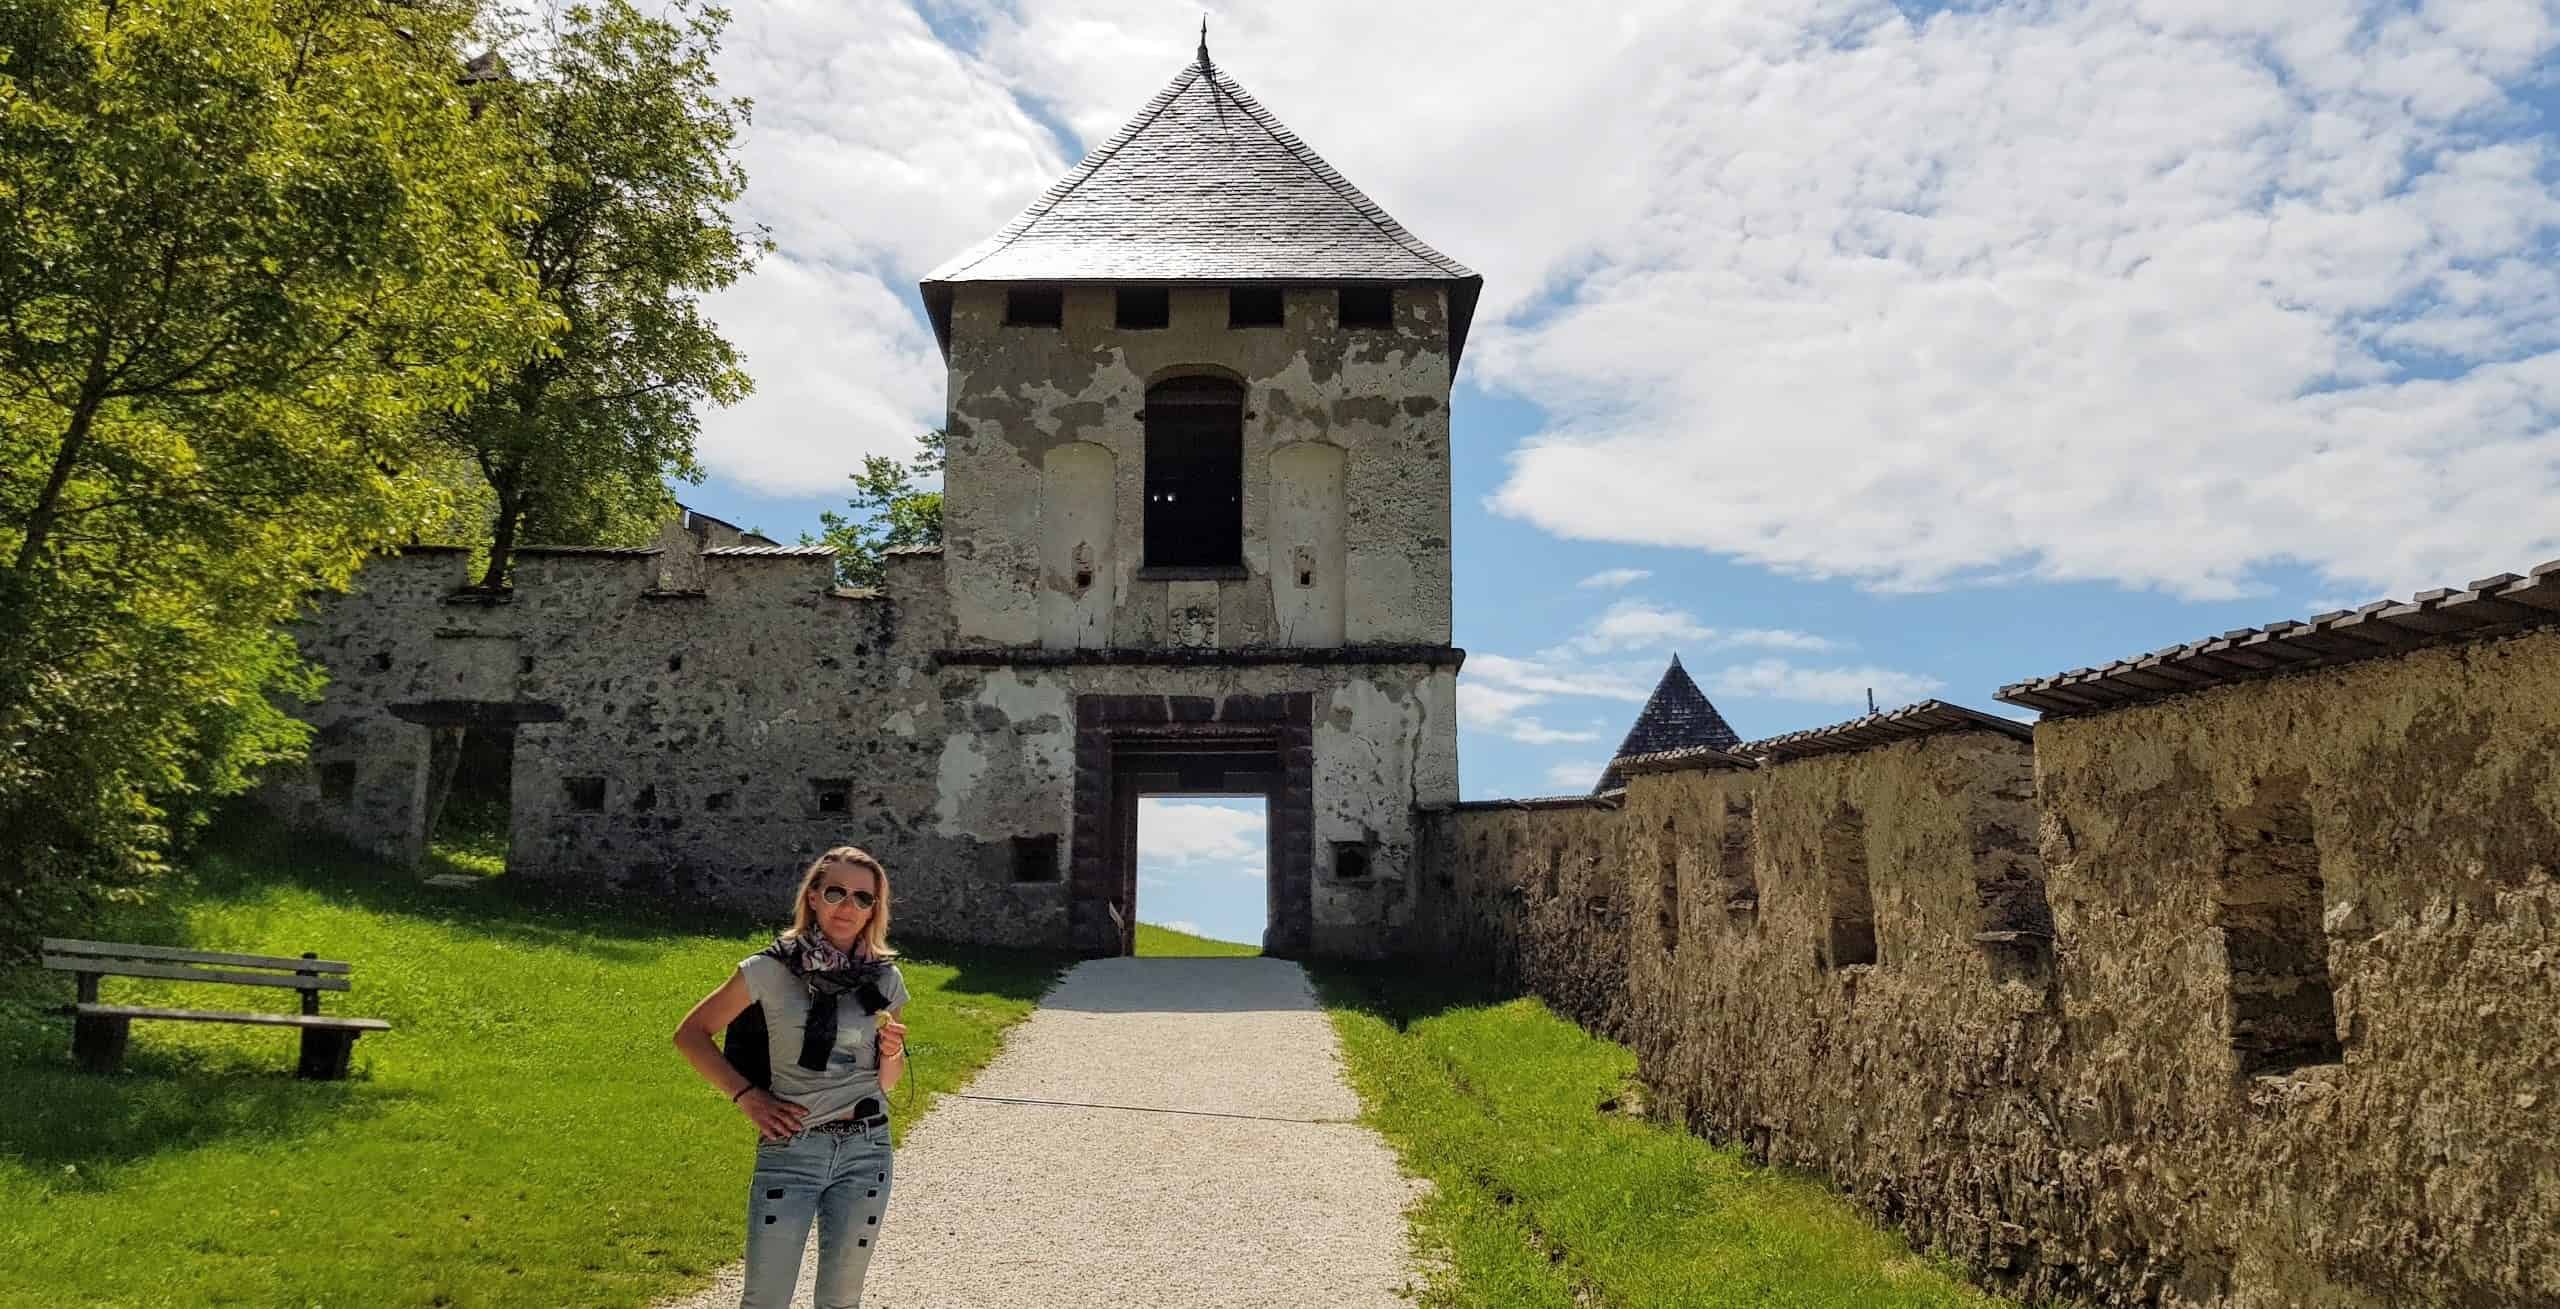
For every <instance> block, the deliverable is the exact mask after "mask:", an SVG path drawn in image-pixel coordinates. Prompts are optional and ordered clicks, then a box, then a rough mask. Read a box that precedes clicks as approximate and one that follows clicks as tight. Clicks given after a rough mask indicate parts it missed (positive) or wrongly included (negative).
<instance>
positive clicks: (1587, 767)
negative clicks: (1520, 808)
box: [1547, 759, 1609, 794]
mask: <svg viewBox="0 0 2560 1309" xmlns="http://www.w3.org/2000/svg"><path fill="white" fill-rule="evenodd" d="M1608 768H1609V765H1608V763H1607V762H1606V761H1603V762H1600V763H1592V762H1591V761H1589V760H1587V759H1568V760H1566V761H1564V762H1562V763H1558V764H1551V765H1549V766H1548V768H1547V784H1548V785H1549V786H1553V787H1555V788H1557V791H1558V794H1580V793H1581V792H1584V791H1588V790H1590V789H1591V787H1592V784H1593V783H1595V782H1598V781H1599V780H1600V774H1602V773H1604V772H1606V771H1608Z"/></svg>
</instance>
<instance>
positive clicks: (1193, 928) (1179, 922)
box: [1156, 918, 1208, 936]
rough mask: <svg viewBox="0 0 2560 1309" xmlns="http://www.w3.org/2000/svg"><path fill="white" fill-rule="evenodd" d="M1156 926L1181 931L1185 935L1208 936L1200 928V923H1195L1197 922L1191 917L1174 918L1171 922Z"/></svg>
mask: <svg viewBox="0 0 2560 1309" xmlns="http://www.w3.org/2000/svg"><path fill="white" fill-rule="evenodd" d="M1156 926H1158V927H1161V928H1164V929H1166V930H1167V931H1173V932H1180V933H1182V934H1183V935H1184V936H1207V935H1208V933H1206V932H1203V931H1201V930H1200V924H1198V923H1195V922H1193V921H1191V920H1190V919H1188V918H1176V919H1174V920H1173V921H1172V922H1169V923H1158V924H1156Z"/></svg>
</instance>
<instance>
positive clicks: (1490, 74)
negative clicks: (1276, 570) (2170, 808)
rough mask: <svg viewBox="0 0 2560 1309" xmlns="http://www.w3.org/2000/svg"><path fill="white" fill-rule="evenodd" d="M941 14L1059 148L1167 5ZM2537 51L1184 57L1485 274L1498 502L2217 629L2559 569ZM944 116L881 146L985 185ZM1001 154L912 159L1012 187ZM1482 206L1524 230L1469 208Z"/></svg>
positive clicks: (1292, 45)
mask: <svg viewBox="0 0 2560 1309" xmlns="http://www.w3.org/2000/svg"><path fill="white" fill-rule="evenodd" d="M954 12H957V13H965V14H967V15H968V16H969V17H971V18H972V19H974V20H976V21H979V22H981V23H983V25H984V30H985V32H986V40H985V62H984V63H983V65H976V64H972V65H969V69H970V70H971V71H972V75H973V76H975V75H981V74H982V75H985V76H991V77H993V78H996V79H998V80H1000V81H1001V82H1002V83H1003V84H1004V85H1006V86H1008V87H1011V88H1013V89H1015V90H1017V91H1018V92H1020V93H1022V94H1023V95H1026V96H1029V97H1032V98H1034V99H1036V100H1038V101H1039V102H1041V103H1043V104H1044V105H1046V106H1049V107H1052V108H1054V110H1055V111H1056V112H1057V114H1058V115H1059V116H1061V117H1062V118H1063V119H1064V120H1065V121H1066V122H1068V123H1070V124H1071V125H1073V127H1074V128H1075V129H1076V130H1077V131H1078V132H1079V133H1081V134H1083V135H1084V137H1085V139H1086V140H1088V141H1091V140H1097V139H1099V138H1100V137H1101V136H1102V135H1103V134H1105V133H1107V132H1108V131H1110V130H1111V129H1112V128H1114V127H1115V126H1117V124H1118V123H1119V122H1120V121H1121V120H1122V119H1123V118H1125V117H1126V116H1127V115H1128V114H1129V113H1131V112H1132V111H1133V110H1134V109H1135V108H1136V107H1137V106H1138V105H1140V104H1141V103H1143V102H1144V100H1145V99H1146V97H1147V96H1148V95H1149V94H1150V93H1152V92H1153V91H1154V90H1155V89H1156V88H1157V87H1159V86H1160V85H1161V84H1162V83H1163V82H1164V80H1165V79H1166V78H1167V77H1169V76H1170V75H1171V74H1172V72H1173V71H1174V68H1175V67H1176V66H1177V64H1178V62H1179V61H1180V59H1181V58H1182V57H1183V56H1184V55H1185V54H1187V52H1188V49H1189V39H1190V38H1189V31H1190V27H1191V22H1192V15H1193V14H1194V13H1195V12H1196V11H1194V10H1188V9H1182V8H1180V7H1178V6H1173V5H1168V4H1160V3H1153V2H1151V0H1044V3H1042V4H1040V5H1038V6H1023V7H1021V8H1020V11H1019V12H1015V11H1012V10H1009V9H1004V8H999V7H996V6H994V5H992V4H986V5H983V6H982V5H967V4H963V5H960V6H957V7H956V8H955V9H954ZM1461 14H1462V15H1463V17H1458V16H1459V15H1461ZM891 26H893V27H894V26H896V25H895V24H892V25H891ZM2556 28H2560V9H2556V8H2555V6H2554V4H2553V3H2551V0H2540V2H2539V3H2536V2H2535V0H2476V2H2466V3H2462V4H2441V3H2436V4H2426V5H2423V6H2421V7H2418V8H2416V9H2414V10H2404V9H2402V8H2399V7H2396V6H2382V5H2355V4H2345V3H2340V4H2334V5H2312V4H2289V5H2272V6H2245V5H2243V6H2235V5H2228V4H2207V3H2202V0H2055V3H2050V4H2039V5H2020V6H1978V7H1977V6H1967V7H1959V8H1956V9H1951V10H1946V11H1941V12H1936V13H1932V14H1928V15H1926V16H1912V15H1907V14H1906V13H1904V12H1903V11H1902V10H1901V9H1900V8H1898V7H1897V6H1895V5H1894V4H1892V3H1889V0H1770V2H1769V3H1765V4H1753V5H1740V4H1726V5H1719V6H1713V7H1704V8H1702V7H1699V6H1695V5H1689V4H1683V3H1676V2H1675V0H1631V2H1630V3H1629V4H1626V5H1621V6H1619V7H1617V8H1616V9H1613V10H1612V11H1611V13H1610V21H1608V22H1606V23H1591V22H1581V21H1574V20H1571V19H1567V18H1562V17H1559V16H1558V15H1557V13H1556V11H1555V10H1553V8H1552V7H1550V6H1540V5H1530V4H1526V3H1515V4H1507V5H1506V4H1502V3H1487V4H1478V5H1470V6H1467V7H1466V8H1465V9H1464V10H1460V9H1458V8H1457V7H1455V6H1453V5H1422V4H1411V5H1394V6H1384V7H1381V6H1376V5H1370V4H1354V3H1352V0H1299V2H1298V3H1292V4H1287V5H1281V4H1276V3H1271V4H1247V5H1239V6H1235V7H1231V8H1222V9H1221V10H1220V12H1219V13H1218V15H1217V19H1216V22H1215V23H1214V24H1213V28H1212V32H1211V44H1212V48H1213V50H1214V51H1215V52H1216V53H1217V54H1218V55H1219V57H1220V60H1221V62H1222V63H1225V64H1226V65H1228V66H1229V67H1230V68H1231V69H1232V70H1233V71H1234V72H1235V73H1236V74H1237V75H1238V76H1239V77H1240V78H1241V79H1242V80H1243V81H1244V82H1245V83H1246V84H1247V85H1249V86H1251V87H1252V88H1253V89H1254V90H1255V92H1256V93H1257V95H1258V96H1260V98H1262V99H1263V100H1264V101H1265V103H1266V104H1268V105H1269V106H1271V108H1272V109H1273V110H1274V111H1275V112H1276V113H1277V114H1279V116H1280V117H1281V118H1282V119H1284V120H1285V121H1287V122H1289V123H1290V124H1291V125H1292V126H1293V127H1294V128H1296V129H1297V130H1298V132H1299V133H1300V134H1301V135H1302V136H1304V137H1305V138H1306V139H1307V140H1308V141H1309V142H1311V143H1312V144H1313V145H1314V146H1315V147H1316V149H1317V150H1319V151H1320V152H1322V153H1323V154H1325V155H1326V157H1327V158H1328V159H1329V160H1330V161H1331V162H1333V163H1334V164H1335V165H1336V166H1337V167H1339V168H1340V169H1341V170H1342V171H1343V172H1344V173H1345V174H1346V175H1348V176H1349V177H1351V178H1353V179H1354V180H1356V181H1357V182H1358V183H1359V184H1360V185H1361V186H1362V187H1363V188H1364V189H1366V190H1367V191H1369V192H1370V194H1371V195H1372V196H1374V197H1375V198H1376V199H1378V201H1379V202H1380V203H1381V204H1382V205H1384V206H1385V207H1386V208H1387V209H1388V210H1389V211H1390V212H1392V213H1394V214H1396V215H1397V216H1398V217H1399V218H1401V219H1403V220H1404V221H1405V222H1406V223H1407V224H1408V225H1409V226H1411V227H1412V228H1413V229H1414V230H1415V231H1416V232H1418V233H1420V234H1422V235H1423V236H1424V237H1425V238H1426V239H1428V240H1430V241H1432V242H1433V243H1434V244H1436V245H1439V246H1440V247H1442V248H1444V249H1446V250H1448V251H1449V252H1450V253H1452V254H1453V255H1455V256H1457V257H1459V258H1461V259H1463V260H1466V261H1467V262H1469V263H1471V264H1474V265H1475V266H1476V267H1477V268H1479V269H1480V270H1482V271H1483V272H1484V273H1485V274H1486V276H1487V282H1486V288H1485V300H1484V302H1483V305H1482V307H1481V309H1480V310H1479V316H1478V322H1477V327H1476V332H1475V335H1474V338H1473V340H1474V344H1473V345H1472V346H1471V347H1470V352H1469V364H1468V366H1469V367H1470V368H1472V369H1475V370H1476V373H1475V375H1476V376H1477V377H1478V378H1479V379H1480V380H1482V381H1484V382H1486V383H1487V384H1489V385H1492V386H1495V387H1499V388H1502V389H1506V390H1510V391H1513V392H1516V393H1518V394H1520V395H1522V396H1525V397H1527V398H1528V399H1530V400H1532V401H1534V402H1536V403H1537V404H1539V405H1540V406H1541V407H1542V408H1544V409H1545V410H1546V411H1547V412H1549V413H1551V414H1553V415H1555V416H1556V417H1555V421H1554V422H1553V424H1552V426H1551V427H1550V428H1549V429H1548V430H1547V431H1546V432H1544V433H1542V434H1541V435H1540V436H1539V437H1537V438H1536V439H1534V440H1532V441H1530V442H1529V443H1527V444H1526V445H1524V446H1523V447H1522V448H1521V449H1519V450H1518V451H1516V452H1514V454H1513V456H1512V459H1511V467H1510V474H1509V478H1508V480H1507V481H1506V482H1505V484H1504V485H1503V487H1502V489H1501V491H1500V492H1499V493H1498V494H1497V495H1496V497H1495V504H1496V505H1497V506H1498V507H1499V508H1500V509H1501V510H1502V511H1503V512H1506V513H1509V514H1512V515H1516V516H1518V517H1519V518H1521V519H1523V520H1525V521H1528V522H1531V523H1534V524H1536V525H1538V526H1540V527H1542V528H1544V529H1546V530H1548V531H1551V532H1555V533H1558V534H1560V535H1565V536H1573V537H1582V538H1589V539H1596V540H1610V541H1621V542H1629V543H1645V544H1658V545H1672V546H1684V547H1691V548H1697V549H1703V550H1709V551H1715V552H1719V553H1723V554H1727V555H1731V556H1735V557H1738V558H1741V559H1744V560H1748V561H1751V562H1754V563H1757V564H1761V565H1764V566H1768V567H1772V568H1776V569H1779V570H1783V571H1787V572H1792V573H1799V574H1805V575H1814V576H1837V577H1851V578H1856V579H1860V580H1862V581H1864V582H1866V583H1868V584H1870V585H1873V586H1877V587H1884V588H1901V589H1910V588H1922V587H1936V586H1944V585H1949V584H1958V583H1969V582H1971V583H1978V582H1985V581H2001V580H2015V579H2021V578H2047V579H2109V580H2115V581H2119V582H2124V583H2128V584H2132V585H2137V586H2150V587H2160V588H2164V589H2167V590H2171V591H2174V592H2178V593H2181V594H2185V595H2191V596H2228V595H2232V594H2236V593H2239V592H2242V591H2245V590H2247V589H2249V588H2251V587H2253V586H2256V585H2259V584H2260V583H2259V581H2258V573H2259V572H2260V570H2262V569H2264V568H2266V567H2268V566H2270V565H2275V564H2281V563H2284V562H2287V561H2308V562H2310V563H2312V564H2314V565H2317V566H2318V567H2319V568H2320V569H2321V570H2322V571H2323V572H2324V573H2325V574H2326V575H2327V577H2328V578H2329V579H2330V580H2331V581H2333V582H2334V583H2335V584H2336V587H2337V589H2358V590H2361V589H2365V588H2367V587H2370V588H2372V589H2374V590H2376V591H2377V592H2378V591H2380V590H2385V589H2400V588H2406V587H2409V586H2413V585H2420V584H2434V583H2436V582H2439V581H2443V580H2447V579H2460V578H2464V577H2470V576H2477V575H2479V574H2482V573H2487V572H2494V571H2497V570H2498V569H2499V568H2501V567H2512V566H2514V565H2515V564H2516V563H2518V562H2519V561H2524V560H2533V559H2539V558H2545V557H2549V556H2550V555H2551V554H2554V553H2560V523H2555V522H2554V520H2553V519H2552V517H2551V515H2550V514H2548V513H2547V512H2546V510H2547V508H2548V506H2549V505H2550V504H2551V503H2552V501H2553V499H2554V497H2555V495H2560V430H2555V429H2560V419H2555V414H2560V276H2555V273H2554V270H2553V268H2552V266H2551V259H2550V256H2549V253H2548V249H2547V246H2548V243H2549V241H2550V240H2551V236H2552V233H2553V231H2554V228H2555V225H2560V169H2555V168H2554V166H2553V160H2554V156H2555V154H2560V150H2555V147H2554V145H2553V143H2552V141H2551V139H2550V138H2549V137H2547V136H2544V135H2535V134H2531V133H2532V132H2533V124H2534V122H2535V119H2534V117H2533V111H2531V110H2530V109H2528V108H2524V107H2521V106H2520V105H2519V103H2518V102H2517V101H2516V100H2515V99H2514V95H2513V91H2514V88H2515V87H2516V86H2518V85H2519V84H2520V83H2521V82H2523V81H2524V80H2526V79H2529V78H2532V77H2534V76H2537V75H2538V70H2542V69H2547V67H2548V65H2549V62H2550V58H2551V52H2552V48H2553V45H2554V42H2555V36H2554V33H2555V29H2556ZM1354 30H1356V31H1358V32H1359V33H1360V36H1359V39H1358V40H1346V39H1344V37H1343V35H1342V34H1343V33H1344V32H1346V31H1354ZM959 85H968V86H974V85H977V83H975V82H966V81H964V82H962V83H959ZM1379 88H1387V89H1388V92H1387V98H1386V99H1384V100H1382V98H1381V95H1380V92H1379ZM1488 88H1498V89H1499V90H1498V93H1494V92H1491V91H1489V90H1488ZM976 104H977V102H976V101H972V100H965V99H963V100H960V101H957V102H955V107H954V108H953V109H952V111H951V113H952V116H953V117H954V118H955V120H957V122H958V124H959V125H958V126H956V127H955V126H946V125H943V124H940V123H932V122H927V123H922V124H918V125H916V127H917V130H915V131H914V133H913V135H912V138H911V139H912V140H914V141H915V142H917V143H919V144H920V145H921V144H929V143H931V142H933V141H935V140H938V139H949V138H952V137H958V136H969V135H972V134H976V135H981V136H984V138H985V139H987V140H989V141H991V142H997V143H1001V144H1002V146H1003V149H1004V150H1005V151H1012V152H1015V154H1022V153H1023V151H1024V150H1025V147H1023V146H1022V145H1020V140H1021V138H1017V137H1015V136H1012V135H1008V134H1007V132H1006V131H995V132H989V131H988V130H987V129H986V128H984V127H982V126H980V121H981V120H980V119H979V118H978V117H976V116H973V114H974V106H976ZM998 108H999V109H1000V108H1001V106H998ZM943 112H944V107H943V106H942V105H941V104H938V103H935V104H930V105H929V107H928V108H926V109H923V110H920V111H919V116H922V115H923V114H933V115H937V116H938V115H940V114H942V113H943ZM985 121H987V122H990V123H993V122H1001V121H1003V120H1002V116H1001V115H1000V114H999V115H996V116H994V117H992V118H988V119H986V120H985ZM1382 123H1386V124H1391V125H1392V130H1381V125H1382ZM1008 130H1009V129H1008ZM874 139H889V140H896V139H898V138H897V137H894V136H885V137H880V138H874ZM1035 147H1036V143H1035ZM1036 153H1037V150H1036V148H1031V149H1029V154H1036ZM1004 157H1005V158H1011V157H1013V156H1012V155H1006V156H1004ZM1024 157H1028V156H1027V155H1025V156H1024ZM1001 162H1002V161H1001V159H1000V160H999V163H1001ZM869 166H870V165H866V167H869ZM880 167H882V168H885V167H886V166H885V165H881V166H880ZM912 171H916V172H922V171H924V168H923V166H919V167H917V168H915V169H914V170H912ZM1017 171H1023V170H1010V169H1008V168H1005V167H1002V166H998V167H995V168H993V169H992V171H991V173H980V174H970V173H959V174H953V173H950V172H949V171H948V170H937V175H938V176H939V177H941V178H943V179H944V180H948V181H950V182H951V183H952V184H954V185H956V186H960V187H962V188H964V189H965V190H968V191H969V192H970V194H972V195H976V194H979V193H983V192H993V191H1002V192H1004V193H1005V194H1006V195H1007V197H1008V199H1009V200H1013V201H1018V200H1021V199H1027V198H1028V196H1029V195H1030V194H1031V193H1032V192H1033V191H1035V190H1036V189H1037V183H1036V182H1028V181H1020V180H1018V178H1017ZM991 179H1001V180H991ZM1038 180H1040V181H1045V180H1047V179H1046V178H1041V179H1038ZM1007 188H1012V189H1010V190H1008V189H1007ZM918 189H919V190H921V189H924V188H922V187H919V188H918ZM830 194H831V195H837V196H839V197H841V196H842V195H844V194H846V193H845V192H843V191H831V192H830ZM855 194H858V192H855ZM1521 196H1525V197H1531V198H1533V199H1537V198H1543V199H1544V200H1546V201H1554V200H1556V199H1558V198H1565V197H1569V198H1570V203H1549V202H1538V203H1520V204H1501V203H1491V202H1490V201H1492V200H1494V199H1497V198H1500V197H1521ZM963 207H965V206H963ZM988 207H989V208H991V209H995V210H1001V209H1002V208H1003V206H1002V205H993V204H990V205H989V206H988ZM996 216H998V217H1000V216H1001V215H1000V213H999V214H997V215H996ZM953 221H954V222H955V224H956V223H957V221H958V220H957V219H954V220H953ZM983 229H984V225H983V224H978V225H975V226H963V227H960V228H959V229H958V230H954V231H951V232H949V233H947V235H948V236H949V237H950V242H949V243H951V244H957V243H960V242H965V241H966V240H968V239H972V238H974V237H975V236H977V235H979V234H980V233H981V231H983ZM894 244H895V243H892V245H893V247H894ZM2395 352H2405V353H2406V354H2407V355H2409V356H2412V357H2415V358H2416V359H2417V360H2418V362H2421V363H2423V364H2424V365H2425V370H2424V372H2423V374H2420V373H2410V372H2405V371H2403V369H2402V366H2401V364H2402V361H2401V359H2399V358H2396V357H2395Z"/></svg>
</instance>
